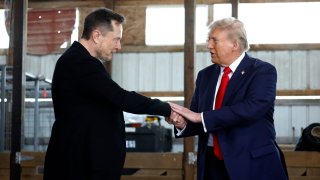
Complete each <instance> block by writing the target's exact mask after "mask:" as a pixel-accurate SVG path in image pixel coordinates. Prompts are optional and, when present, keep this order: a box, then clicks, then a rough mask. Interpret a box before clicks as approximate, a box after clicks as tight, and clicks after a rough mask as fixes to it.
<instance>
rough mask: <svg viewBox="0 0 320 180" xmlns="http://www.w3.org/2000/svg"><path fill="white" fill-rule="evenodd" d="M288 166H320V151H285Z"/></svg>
mask: <svg viewBox="0 0 320 180" xmlns="http://www.w3.org/2000/svg"><path fill="white" fill-rule="evenodd" d="M283 153H284V155H285V159H286V164H287V166H288V167H307V168H309V167H317V168H319V167H320V152H311V151H283Z"/></svg>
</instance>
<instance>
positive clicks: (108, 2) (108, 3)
mask: <svg viewBox="0 0 320 180" xmlns="http://www.w3.org/2000/svg"><path fill="white" fill-rule="evenodd" d="M104 4H105V7H106V8H108V9H111V10H114V9H115V8H114V6H115V3H114V0H104ZM103 65H104V68H105V69H106V70H107V71H108V72H109V74H110V76H111V77H112V61H107V62H105V63H103Z"/></svg>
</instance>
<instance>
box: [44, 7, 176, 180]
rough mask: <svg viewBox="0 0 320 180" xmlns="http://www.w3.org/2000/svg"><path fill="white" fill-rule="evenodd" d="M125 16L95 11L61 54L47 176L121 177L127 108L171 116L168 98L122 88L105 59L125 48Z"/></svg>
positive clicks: (115, 179)
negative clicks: (106, 66) (161, 98)
mask: <svg viewBox="0 0 320 180" xmlns="http://www.w3.org/2000/svg"><path fill="white" fill-rule="evenodd" d="M123 22H124V17H123V16H121V15H119V14H117V13H115V12H113V11H111V10H109V9H106V8H102V9H98V10H95V11H93V12H92V13H90V14H89V15H88V16H87V17H86V19H85V23H84V30H83V34H82V37H81V39H80V41H79V42H74V43H73V44H72V46H71V47H70V48H69V49H68V50H67V51H66V52H65V53H64V54H63V55H62V56H61V57H60V58H59V60H58V62H57V64H56V67H55V71H54V75H53V81H52V99H53V105H54V112H55V118H56V121H55V122H54V125H53V128H52V134H51V139H50V142H49V146H48V150H47V153H46V159H45V167H44V179H45V180H51V179H52V180H61V179H68V180H89V179H90V180H118V179H120V176H121V171H122V168H123V164H124V161H125V154H126V146H125V125H124V118H123V111H126V112H130V113H136V114H154V115H162V116H166V117H168V116H170V114H171V109H170V106H169V104H168V103H164V102H161V101H159V100H153V99H150V98H147V97H144V96H142V95H139V94H137V93H135V92H129V91H126V90H124V89H122V88H121V87H120V86H119V85H118V84H117V83H115V82H114V81H113V80H112V79H111V77H110V75H109V74H108V72H106V70H105V68H104V66H103V64H102V62H103V61H110V60H111V59H112V56H113V54H114V53H115V52H117V51H118V50H120V49H121V43H120V40H121V38H122V31H123V26H122V24H123Z"/></svg>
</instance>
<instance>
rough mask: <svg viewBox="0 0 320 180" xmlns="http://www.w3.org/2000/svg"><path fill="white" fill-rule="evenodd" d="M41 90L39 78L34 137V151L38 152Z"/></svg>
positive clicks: (35, 94) (35, 82)
mask: <svg viewBox="0 0 320 180" xmlns="http://www.w3.org/2000/svg"><path fill="white" fill-rule="evenodd" d="M39 89H40V80H39V77H38V78H37V79H36V80H35V81H34V128H33V129H34V132H33V134H34V136H33V139H34V141H33V145H34V151H38V146H39V137H38V136H39V135H38V130H39V124H40V119H39Z"/></svg>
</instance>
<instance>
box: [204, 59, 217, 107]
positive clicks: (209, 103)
mask: <svg viewBox="0 0 320 180" xmlns="http://www.w3.org/2000/svg"><path fill="white" fill-rule="evenodd" d="M208 72H209V74H207V75H206V77H208V81H207V82H208V83H207V84H205V85H204V86H207V87H208V88H207V93H206V94H207V95H205V97H210V98H207V99H206V102H205V106H204V107H206V108H208V110H210V109H211V110H212V109H213V99H214V95H215V93H216V92H215V91H216V85H217V82H218V78H219V74H220V66H218V65H214V66H213V68H212V71H208Z"/></svg>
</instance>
